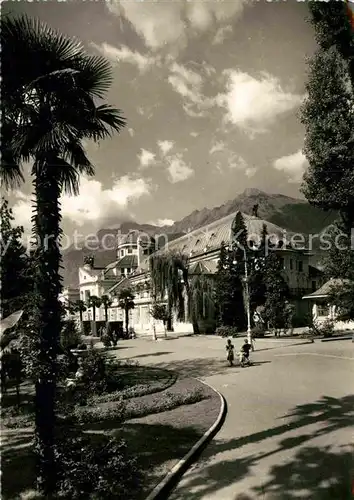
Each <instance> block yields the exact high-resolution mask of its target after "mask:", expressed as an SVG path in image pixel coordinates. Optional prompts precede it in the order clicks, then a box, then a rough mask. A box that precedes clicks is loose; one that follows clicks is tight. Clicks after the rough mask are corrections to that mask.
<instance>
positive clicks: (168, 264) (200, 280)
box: [150, 252, 215, 333]
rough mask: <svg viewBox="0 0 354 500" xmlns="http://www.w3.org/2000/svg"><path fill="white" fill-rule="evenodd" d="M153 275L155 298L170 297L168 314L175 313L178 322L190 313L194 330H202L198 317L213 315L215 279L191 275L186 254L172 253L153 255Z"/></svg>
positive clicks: (151, 261)
mask: <svg viewBox="0 0 354 500" xmlns="http://www.w3.org/2000/svg"><path fill="white" fill-rule="evenodd" d="M150 276H151V282H152V289H153V297H154V300H165V299H166V298H167V310H168V314H169V316H171V315H172V312H176V315H177V319H178V320H179V321H184V320H185V319H186V316H187V320H188V321H190V322H191V323H192V324H193V330H194V332H195V333H198V332H199V327H198V321H199V320H204V319H210V318H213V317H214V315H215V302H214V280H213V279H212V277H210V276H208V275H203V274H189V272H188V257H187V256H186V255H184V254H182V253H176V252H169V253H167V254H161V255H153V256H151V258H150ZM185 297H187V304H188V306H187V310H186V306H185ZM186 313H187V314H186Z"/></svg>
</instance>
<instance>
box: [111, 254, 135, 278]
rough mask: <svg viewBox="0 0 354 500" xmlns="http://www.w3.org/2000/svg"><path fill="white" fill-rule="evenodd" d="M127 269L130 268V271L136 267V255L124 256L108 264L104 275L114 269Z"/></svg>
mask: <svg viewBox="0 0 354 500" xmlns="http://www.w3.org/2000/svg"><path fill="white" fill-rule="evenodd" d="M127 267H130V268H131V269H132V268H136V267H138V256H137V255H135V254H131V255H125V256H124V257H122V258H121V259H119V260H116V261H115V262H112V264H109V265H108V266H107V267H106V269H105V274H106V273H107V272H108V271H110V270H111V269H114V268H119V269H122V268H127Z"/></svg>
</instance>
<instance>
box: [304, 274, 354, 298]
mask: <svg viewBox="0 0 354 500" xmlns="http://www.w3.org/2000/svg"><path fill="white" fill-rule="evenodd" d="M346 283H349V280H342V279H338V278H332V279H330V280H328V281H326V283H325V284H324V285H322V286H321V288H319V289H318V290H316V291H315V292H313V293H310V294H309V295H305V296H304V297H302V298H303V299H320V298H326V297H328V296H329V295H330V293H331V289H332V287H334V286H341V285H344V284H346Z"/></svg>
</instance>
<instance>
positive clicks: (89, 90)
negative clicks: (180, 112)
mask: <svg viewBox="0 0 354 500" xmlns="http://www.w3.org/2000/svg"><path fill="white" fill-rule="evenodd" d="M0 39H1V48H2V52H1V62H2V68H3V72H2V116H1V121H2V128H1V168H0V175H1V178H2V180H3V183H4V185H5V187H15V186H17V185H18V184H19V183H20V182H22V181H23V180H24V176H23V173H22V165H23V163H24V162H33V163H32V167H31V176H32V180H33V189H34V197H35V213H34V216H33V218H32V221H33V232H34V236H35V237H36V245H35V252H34V253H35V258H36V269H35V276H34V281H35V299H34V302H35V303H34V313H33V314H34V320H35V323H36V325H37V330H38V344H39V345H38V352H39V355H38V360H37V361H38V372H37V379H36V382H35V387H36V417H35V429H36V431H35V434H36V452H37V457H38V460H39V464H38V465H39V469H38V470H39V472H38V475H37V480H38V488H39V489H40V491H41V492H42V493H43V494H44V496H46V498H49V497H51V496H52V494H53V492H54V491H55V487H56V466H55V465H56V461H55V449H54V435H55V432H54V430H55V422H56V418H55V393H56V378H57V367H56V358H57V353H58V348H59V337H60V314H61V307H60V303H59V300H58V296H59V293H60V292H61V278H60V274H59V268H60V262H61V252H60V236H61V229H60V221H61V209H60V203H59V198H60V195H61V193H62V192H63V191H65V192H67V193H70V194H78V191H79V179H80V175H81V174H85V175H93V174H94V168H93V166H92V165H91V163H90V161H89V159H88V158H87V155H86V153H85V150H84V147H83V142H82V141H83V139H89V140H90V139H91V140H94V141H98V140H101V139H104V138H106V137H107V136H109V135H110V133H111V131H119V130H120V129H121V128H122V127H123V126H124V124H125V121H124V119H123V118H122V116H121V113H120V112H119V110H117V109H114V108H111V107H110V106H108V105H106V104H102V99H103V98H104V96H105V93H106V91H107V90H108V88H109V86H110V84H111V81H112V77H111V72H110V66H109V64H108V63H107V62H106V61H105V60H104V59H102V58H101V57H94V56H89V55H87V54H86V53H85V52H84V50H83V46H82V45H81V44H80V43H78V42H75V41H72V40H71V39H70V38H67V37H64V36H63V35H61V34H59V33H57V32H55V31H53V30H52V29H51V28H49V27H48V26H46V25H44V24H43V23H41V22H40V21H34V20H31V19H29V18H27V17H26V16H20V17H18V18H15V19H14V18H10V17H5V18H3V20H2V22H1V34H0Z"/></svg>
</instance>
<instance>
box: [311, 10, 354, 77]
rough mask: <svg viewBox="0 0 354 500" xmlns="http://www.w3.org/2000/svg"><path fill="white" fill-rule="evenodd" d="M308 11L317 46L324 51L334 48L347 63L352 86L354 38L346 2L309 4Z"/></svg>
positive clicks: (353, 75)
mask: <svg viewBox="0 0 354 500" xmlns="http://www.w3.org/2000/svg"><path fill="white" fill-rule="evenodd" d="M309 10H310V13H311V23H312V25H313V27H314V29H315V37H316V41H317V43H318V45H319V46H320V47H321V48H322V49H324V50H328V49H329V48H330V47H333V46H334V47H336V49H337V50H338V52H339V53H340V55H341V57H342V58H343V59H344V60H345V61H347V62H348V65H349V71H350V78H351V81H352V85H353V86H354V36H353V26H352V25H351V16H350V8H349V5H348V2H309Z"/></svg>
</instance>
